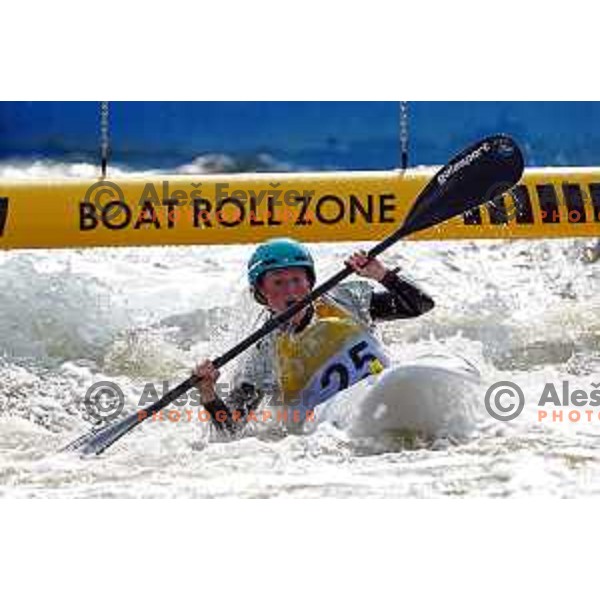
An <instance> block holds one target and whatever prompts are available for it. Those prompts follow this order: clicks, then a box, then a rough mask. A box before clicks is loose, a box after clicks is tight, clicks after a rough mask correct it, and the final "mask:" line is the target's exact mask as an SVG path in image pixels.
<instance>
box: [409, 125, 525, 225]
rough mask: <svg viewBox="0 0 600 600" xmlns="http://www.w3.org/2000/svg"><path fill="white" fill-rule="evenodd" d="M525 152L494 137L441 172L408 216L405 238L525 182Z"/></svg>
mask: <svg viewBox="0 0 600 600" xmlns="http://www.w3.org/2000/svg"><path fill="white" fill-rule="evenodd" d="M523 168H524V161H523V155H522V154H521V150H520V149H519V147H518V146H517V144H516V143H515V141H514V140H513V139H512V138H510V137H509V136H507V135H502V134H500V135H493V136H491V137H488V138H485V139H483V140H481V141H480V142H478V143H477V144H474V145H473V146H471V147H470V148H467V149H466V150H465V151H464V152H461V153H460V154H459V155H458V156H456V157H455V158H453V159H452V160H451V161H450V162H449V163H448V164H447V165H446V166H445V167H444V168H443V169H440V170H439V171H438V172H437V173H436V174H435V176H434V177H433V179H432V180H431V181H430V182H429V183H428V184H427V186H426V187H425V189H424V190H423V191H422V192H421V193H420V194H419V197H418V199H417V201H416V202H415V203H414V205H413V207H412V209H411V210H410V212H409V213H408V215H407V217H406V219H405V220H404V224H403V225H402V227H401V228H400V229H401V231H402V236H404V235H408V234H410V233H414V232H416V231H421V230H422V229H427V228H428V227H432V226H433V225H438V224H439V223H442V222H444V221H447V220H448V219H451V218H453V217H456V216H458V215H460V214H462V213H464V212H467V211H469V210H471V209H473V208H475V207H476V206H479V205H481V204H484V203H485V202H488V201H490V200H494V199H495V198H497V197H498V196H500V195H501V194H503V193H504V192H507V191H508V190H510V189H511V188H512V187H513V186H514V185H515V184H516V183H517V182H518V181H519V179H521V175H522V174H523Z"/></svg>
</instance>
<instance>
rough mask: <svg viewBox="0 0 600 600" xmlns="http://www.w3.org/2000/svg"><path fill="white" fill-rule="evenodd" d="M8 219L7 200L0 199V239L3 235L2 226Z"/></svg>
mask: <svg viewBox="0 0 600 600" xmlns="http://www.w3.org/2000/svg"><path fill="white" fill-rule="evenodd" d="M7 218H8V198H5V197H0V237H2V235H3V234H4V226H5V225H6V220H7Z"/></svg>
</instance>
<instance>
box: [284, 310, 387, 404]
mask: <svg viewBox="0 0 600 600" xmlns="http://www.w3.org/2000/svg"><path fill="white" fill-rule="evenodd" d="M313 307H314V314H313V317H312V319H311V321H310V323H309V324H308V325H307V326H306V327H305V328H304V329H303V330H302V331H300V332H297V333H289V332H286V331H282V332H280V333H279V334H278V336H277V340H276V348H275V350H276V357H277V368H278V378H279V384H280V391H281V393H282V395H283V401H284V403H286V404H292V405H295V406H297V407H298V408H300V409H303V410H310V409H312V408H314V407H315V406H317V405H318V404H321V403H322V402H325V401H326V400H327V399H328V398H330V397H331V396H332V395H333V394H336V393H337V392H339V391H341V390H343V389H345V388H348V387H350V386H352V385H354V384H355V383H357V382H358V381H360V380H361V379H364V378H365V377H368V376H369V375H372V374H375V373H379V372H381V371H382V370H383V369H384V368H386V367H388V366H389V358H388V356H387V355H386V353H385V351H384V349H383V348H382V346H381V344H380V342H379V340H378V339H377V338H376V337H375V336H374V335H373V334H372V333H371V332H370V331H369V329H368V327H367V325H366V324H364V323H363V322H361V321H359V320H357V319H355V318H354V317H353V315H352V313H351V312H349V311H348V310H346V309H344V308H343V307H342V306H340V305H339V304H337V303H335V302H332V301H331V300H329V301H326V300H324V299H323V298H319V299H317V300H316V301H315V302H314V304H313Z"/></svg>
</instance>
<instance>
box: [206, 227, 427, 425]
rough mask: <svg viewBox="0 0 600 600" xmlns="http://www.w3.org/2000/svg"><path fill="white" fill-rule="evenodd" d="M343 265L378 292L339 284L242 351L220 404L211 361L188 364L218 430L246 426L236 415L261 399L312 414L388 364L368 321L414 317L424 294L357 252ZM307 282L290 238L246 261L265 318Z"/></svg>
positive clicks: (307, 262)
mask: <svg viewBox="0 0 600 600" xmlns="http://www.w3.org/2000/svg"><path fill="white" fill-rule="evenodd" d="M345 264H346V265H348V266H350V267H351V268H352V269H353V270H354V272H355V273H356V274H357V275H359V277H361V278H364V279H366V280H372V281H376V282H379V283H380V284H381V285H382V286H383V287H384V288H385V291H375V290H374V289H373V286H372V284H371V283H370V282H369V281H361V280H358V281H350V282H344V283H341V284H339V285H337V286H336V287H334V288H333V289H332V290H331V291H330V292H328V293H326V294H324V295H323V296H321V297H319V298H318V299H316V300H315V301H314V302H313V303H312V304H309V305H308V306H307V307H306V308H304V309H303V310H301V311H300V312H299V313H298V314H296V315H295V316H294V318H293V319H291V320H290V321H289V322H288V323H286V324H284V325H282V326H281V327H280V328H279V329H278V330H275V331H273V332H272V333H271V334H269V335H267V336H266V337H265V338H263V339H262V340H261V341H259V342H257V344H256V345H255V346H253V347H252V348H250V349H249V350H248V351H247V354H246V356H245V360H244V361H243V364H242V365H241V368H239V369H238V371H237V373H236V374H235V376H234V379H233V382H232V389H231V391H230V392H229V394H228V396H227V398H220V397H219V396H218V395H217V393H216V391H215V385H216V382H217V380H218V378H219V371H218V370H216V369H215V367H214V365H213V364H212V362H211V361H210V360H205V361H203V362H201V363H200V364H198V365H197V366H196V368H195V369H194V373H195V374H196V375H198V376H199V377H201V378H202V379H201V381H200V382H199V383H198V388H199V390H200V395H201V398H202V403H203V404H204V407H205V408H206V410H207V411H208V412H209V413H210V414H211V415H212V417H213V419H212V422H213V423H214V425H215V426H216V427H217V428H218V429H219V430H222V431H225V432H229V433H233V432H235V431H239V430H240V428H241V427H243V425H244V424H245V423H246V421H245V419H244V418H240V416H242V417H243V415H246V414H248V413H249V411H254V410H256V408H257V407H258V406H259V405H260V404H261V403H262V402H263V400H265V401H266V400H267V398H268V399H269V405H271V406H273V405H275V406H282V405H283V406H290V405H291V406H294V407H296V408H299V409H301V411H302V410H304V411H306V410H312V409H313V408H314V407H315V406H317V405H318V404H320V403H322V402H324V401H325V400H327V399H328V398H329V397H331V396H332V395H333V394H335V393H337V392H338V391H340V390H342V389H344V388H347V387H349V386H351V385H354V384H355V383H357V382H358V381H359V380H361V379H363V378H364V377H367V376H369V375H370V374H373V373H377V372H379V371H381V370H382V369H384V368H386V367H387V366H388V365H389V359H388V357H387V355H386V352H385V350H384V349H383V347H382V346H381V343H380V342H379V340H378V339H377V338H376V337H375V336H374V334H373V329H374V323H376V322H377V321H388V320H392V319H407V318H414V317H418V316H419V315H422V314H423V313H426V312H427V311H429V310H431V309H432V308H433V306H434V302H433V300H432V299H431V298H430V297H429V296H428V295H427V294H425V293H424V292H423V291H422V290H420V289H419V288H418V287H417V286H416V285H414V284H413V283H411V282H409V281H408V280H407V279H405V278H404V277H402V276H400V275H398V273H397V271H398V269H394V270H389V269H387V268H386V267H385V266H384V265H383V264H382V263H381V262H380V261H379V260H378V259H377V258H373V259H369V258H368V257H367V254H366V252H364V251H358V252H355V253H353V254H352V255H351V256H350V257H349V258H348V259H347V260H346V261H345ZM315 281H316V274H315V267H314V261H313V258H312V256H311V254H310V253H309V251H308V250H307V249H306V248H305V247H304V246H303V245H302V244H300V243H298V242H297V241H295V240H293V239H288V238H277V239H272V240H270V241H268V242H266V243H264V244H262V245H260V246H259V247H258V248H257V249H256V251H255V252H254V253H253V254H252V256H251V258H250V260H249V262H248V282H249V284H250V289H251V291H252V294H253V296H254V298H255V300H256V301H257V302H258V303H260V304H261V305H263V306H264V307H265V319H266V318H268V317H269V316H271V315H272V314H274V313H279V312H282V311H284V310H286V309H287V308H288V307H289V306H290V305H291V304H293V303H295V302H296V301H297V300H300V299H301V298H303V297H304V296H306V295H307V294H308V293H310V291H311V289H312V288H313V286H314V285H315ZM217 416H219V417H220V418H217ZM224 416H225V418H224ZM234 417H237V418H234Z"/></svg>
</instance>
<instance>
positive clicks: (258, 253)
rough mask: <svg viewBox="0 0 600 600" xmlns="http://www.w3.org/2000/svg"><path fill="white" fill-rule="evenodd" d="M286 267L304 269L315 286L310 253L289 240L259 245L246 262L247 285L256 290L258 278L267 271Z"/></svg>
mask: <svg viewBox="0 0 600 600" xmlns="http://www.w3.org/2000/svg"><path fill="white" fill-rule="evenodd" d="M286 267H304V268H305V269H306V270H307V272H308V276H309V278H310V283H311V285H314V284H315V281H316V275H315V265H314V262H313V259H312V256H311V255H310V252H309V251H308V250H307V249H306V248H305V247H304V246H303V245H302V244H300V243H299V242H296V241H295V240H292V239H290V238H276V239H272V240H269V241H268V242H265V243H264V244H261V245H260V246H259V247H258V248H257V249H256V250H255V251H254V254H252V256H251V257H250V260H249V261H248V283H249V284H250V287H251V288H252V289H254V290H256V286H257V285H258V284H259V283H260V278H261V277H262V276H263V275H264V274H265V273H268V272H269V271H274V270H275V269H285V268H286Z"/></svg>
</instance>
